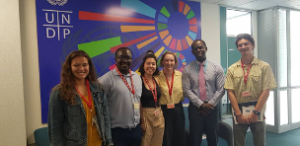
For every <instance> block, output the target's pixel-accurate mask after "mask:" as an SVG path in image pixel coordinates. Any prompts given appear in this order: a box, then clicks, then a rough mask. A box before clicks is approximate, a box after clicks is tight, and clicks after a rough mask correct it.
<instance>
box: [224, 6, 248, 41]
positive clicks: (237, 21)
mask: <svg viewBox="0 0 300 146" xmlns="http://www.w3.org/2000/svg"><path fill="white" fill-rule="evenodd" d="M226 27H227V28H226V31H227V36H237V35H238V34H240V33H248V34H252V33H251V13H250V12H242V11H236V10H227V21H226Z"/></svg>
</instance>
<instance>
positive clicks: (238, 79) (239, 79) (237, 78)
mask: <svg viewBox="0 0 300 146" xmlns="http://www.w3.org/2000/svg"><path fill="white" fill-rule="evenodd" d="M233 84H234V85H233V86H234V87H238V86H240V85H244V76H243V75H240V74H238V75H234V76H233Z"/></svg>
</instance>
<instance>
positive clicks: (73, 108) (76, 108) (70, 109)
mask: <svg viewBox="0 0 300 146" xmlns="http://www.w3.org/2000/svg"><path fill="white" fill-rule="evenodd" d="M67 116H68V117H80V116H83V113H82V109H81V107H80V104H79V103H76V104H73V105H68V106H67Z"/></svg>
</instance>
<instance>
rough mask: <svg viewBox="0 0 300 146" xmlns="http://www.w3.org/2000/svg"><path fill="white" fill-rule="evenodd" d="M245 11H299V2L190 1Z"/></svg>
mask: <svg viewBox="0 0 300 146" xmlns="http://www.w3.org/2000/svg"><path fill="white" fill-rule="evenodd" d="M190 1H195V2H203V3H209V4H217V5H221V6H228V7H231V8H240V9H247V10H262V9H267V8H271V7H274V6H282V7H288V8H293V9H299V10H300V0H190Z"/></svg>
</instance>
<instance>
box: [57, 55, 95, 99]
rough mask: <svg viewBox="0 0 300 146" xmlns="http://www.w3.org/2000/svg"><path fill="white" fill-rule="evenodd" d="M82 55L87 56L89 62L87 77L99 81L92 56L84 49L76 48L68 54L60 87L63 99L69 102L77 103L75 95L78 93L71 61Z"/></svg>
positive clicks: (92, 80)
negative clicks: (75, 88)
mask: <svg viewBox="0 0 300 146" xmlns="http://www.w3.org/2000/svg"><path fill="white" fill-rule="evenodd" d="M81 56H83V57H85V58H86V59H87V60H88V63H89V74H88V75H87V76H86V79H87V80H88V81H89V82H96V81H97V79H96V73H95V68H94V65H93V63H92V60H91V58H90V56H89V55H88V54H87V53H86V52H84V51H82V50H76V51H73V52H71V53H70V54H69V55H68V56H67V58H66V61H65V62H64V64H63V66H62V69H61V74H60V88H59V90H60V97H61V99H62V100H64V101H65V102H66V103H68V104H74V103H75V100H74V97H75V96H76V94H77V93H76V91H75V90H74V86H75V76H74V75H73V73H72V68H71V63H72V60H73V59H74V58H76V57H81Z"/></svg>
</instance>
